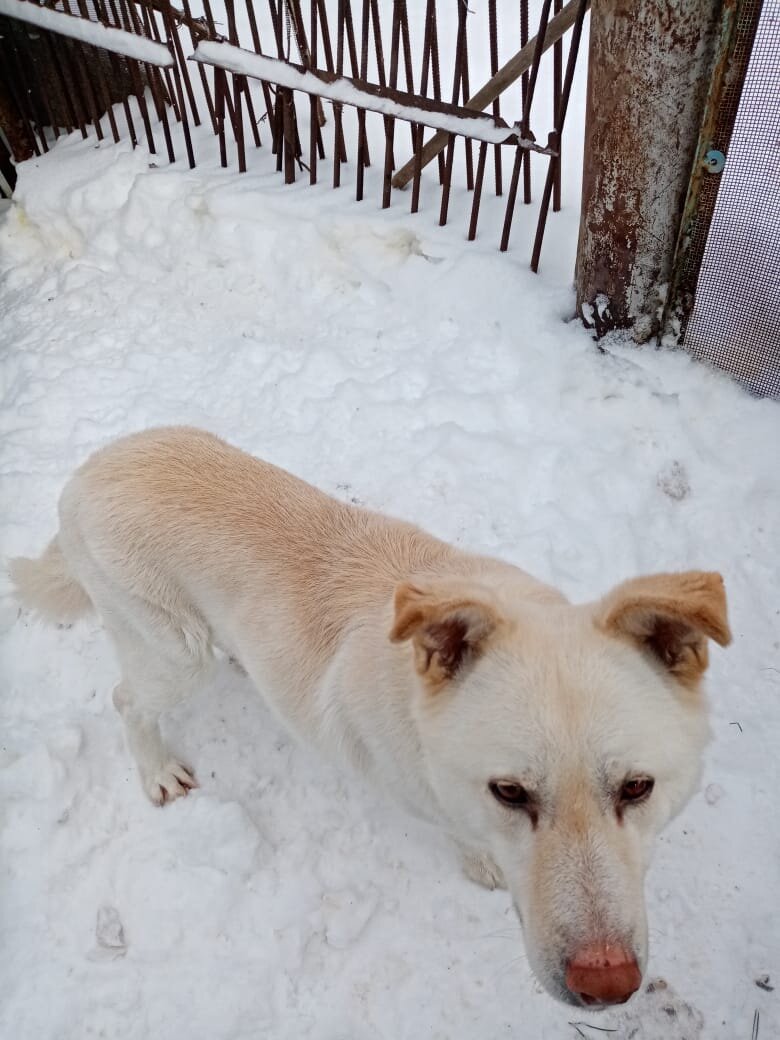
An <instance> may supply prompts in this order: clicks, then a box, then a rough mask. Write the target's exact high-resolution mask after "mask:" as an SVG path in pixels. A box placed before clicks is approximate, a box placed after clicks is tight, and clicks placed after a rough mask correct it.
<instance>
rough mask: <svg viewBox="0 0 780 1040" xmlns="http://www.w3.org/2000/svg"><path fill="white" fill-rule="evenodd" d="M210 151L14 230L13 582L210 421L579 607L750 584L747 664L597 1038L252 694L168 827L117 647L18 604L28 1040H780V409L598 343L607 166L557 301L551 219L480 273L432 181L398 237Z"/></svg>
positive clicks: (8, 333)
mask: <svg viewBox="0 0 780 1040" xmlns="http://www.w3.org/2000/svg"><path fill="white" fill-rule="evenodd" d="M579 104H580V102H578V101H576V99H575V103H574V104H573V106H572V116H573V127H574V126H575V125H576V111H577V108H578V106H579ZM302 107H303V108H304V109H305V107H306V106H302ZM258 110H259V109H258ZM304 115H305V112H304ZM377 122H378V123H380V124H381V119H378V120H377ZM301 132H302V135H304V136H303V139H304V140H306V136H305V133H306V131H305V128H302V131H301ZM379 132H380V133H381V126H380V128H379ZM199 134H200V136H199V137H198V138H197V140H196V144H197V146H198V155H199V165H198V168H197V169H196V170H193V171H190V170H188V169H186V168H185V167H184V164H178V165H175V166H168V165H166V164H165V163H164V161H163V159H162V158H161V157H160V156H154V157H151V156H149V155H148V153H146V152H145V151H144V149H143V148H138V149H137V150H136V151H135V152H133V151H132V150H131V149H130V147H129V145H127V144H120V145H118V146H114V145H111V144H109V143H107V142H103V143H101V144H98V143H97V142H96V141H95V140H94V139H89V140H87V141H82V140H81V139H80V136H79V135H76V134H72V135H70V136H68V137H64V136H63V137H61V138H60V140H59V141H58V142H57V143H56V145H55V146H54V147H53V148H52V150H51V152H50V153H49V154H47V155H46V156H44V157H42V158H36V159H33V160H30V161H29V162H27V163H25V164H23V165H22V167H21V168H20V170H19V174H20V176H19V182H18V186H17V190H16V195H15V198H14V202H13V204H12V205H11V206H10V207H8V208H7V209H6V210H5V212H4V213H3V214H0V256H1V257H2V260H1V262H0V272H1V274H0V308H1V309H2V316H3V318H2V325H1V327H0V345H1V347H2V349H1V350H0V374H1V382H0V386H2V394H3V408H2V410H1V411H0V423H1V424H2V427H1V429H2V435H3V438H2V444H1V445H0V475H1V476H2V488H1V489H0V490H1V491H2V495H0V502H2V505H1V506H0V553H2V555H3V556H7V555H13V554H17V553H32V552H36V551H38V550H40V549H41V548H42V547H43V545H44V544H45V542H46V540H47V539H48V538H49V537H50V535H51V534H52V532H53V530H54V528H55V524H56V502H57V497H58V494H59V491H60V489H61V487H62V485H63V483H64V482H65V480H66V479H67V477H68V476H69V474H70V473H71V471H72V470H73V468H74V467H75V466H76V465H77V464H78V463H80V462H81V461H82V460H83V459H84V458H85V457H86V456H87V455H88V454H89V453H90V452H91V451H93V450H94V449H96V448H97V447H99V446H101V445H103V444H105V443H106V442H107V441H108V440H110V439H111V438H113V437H115V436H118V435H120V434H122V433H126V432H129V431H131V430H135V429H141V428H143V427H148V426H150V425H153V424H161V423H178V422H186V423H192V424H195V425H199V426H203V427H205V428H208V429H210V430H213V431H214V432H216V433H218V434H220V435H223V436H225V437H227V438H229V439H230V440H231V441H233V442H234V443H236V444H238V445H240V446H242V447H243V448H245V449H247V450H249V451H252V452H254V453H256V454H258V455H261V456H263V457H264V458H267V459H269V460H271V461H273V462H275V463H277V464H279V465H282V466H285V467H287V468H289V469H290V470H292V471H294V472H296V473H298V474H299V475H300V476H302V477H304V478H306V479H308V480H310V481H312V482H313V483H315V484H317V485H318V486H320V487H321V488H323V489H325V490H326V491H328V492H330V493H331V494H334V495H336V496H341V497H343V498H345V499H349V500H352V501H358V502H361V503H365V504H366V505H368V506H370V507H373V508H376V509H380V510H384V511H385V512H388V513H390V514H394V515H398V516H402V517H405V518H408V519H410V520H413V521H416V522H418V523H420V524H422V525H424V526H425V527H427V528H428V529H430V530H432V531H433V532H434V533H436V534H438V535H440V536H442V537H445V538H447V539H449V540H451V541H453V542H456V543H458V544H461V545H464V546H468V547H470V548H472V549H475V550H478V551H483V552H489V553H493V554H496V555H500V556H503V557H505V558H506V559H509V560H511V561H514V562H517V563H519V564H520V565H521V566H524V567H527V568H528V569H530V570H531V571H533V572H534V573H535V574H537V575H538V576H539V577H541V578H543V579H546V580H549V581H552V582H554V583H556V584H558V585H559V586H560V587H561V588H562V589H563V590H564V591H565V592H566V593H567V594H569V595H570V596H571V597H572V598H573V599H576V600H583V599H586V598H587V597H591V596H594V595H597V594H599V593H601V592H602V591H604V590H605V589H606V588H608V587H609V586H610V585H611V584H612V583H614V582H616V581H618V580H620V579H622V578H625V577H627V576H630V575H633V574H636V573H639V572H647V571H654V570H663V569H671V568H686V567H696V566H704V567H715V568H718V569H720V570H721V571H722V572H723V574H724V576H725V580H726V585H727V589H728V592H729V596H730V607H731V620H732V625H733V628H734V632H735V643H734V646H733V647H731V648H729V649H728V650H726V651H719V650H715V651H714V652H713V655H712V677H711V682H710V695H711V703H712V717H713V734H714V740H713V744H712V747H711V750H710V753H709V755H708V759H707V765H706V770H705V776H704V780H703V783H702V787H701V791H700V793H699V794H697V795H696V796H695V797H694V799H693V801H692V803H691V804H690V806H689V807H688V809H687V810H686V811H685V812H684V814H683V815H682V816H681V817H680V819H679V820H678V821H676V822H675V823H674V824H672V826H671V827H670V828H669V829H668V831H667V832H666V833H665V834H664V836H663V838H662V840H661V841H660V842H659V846H658V849H657V855H656V860H655V863H654V865H653V867H652V869H651V871H650V874H649V876H648V882H647V896H648V910H649V915H650V929H651V964H650V974H649V979H653V980H662V981H658V982H654V983H653V984H652V986H650V987H648V989H647V990H646V991H644V992H643V993H642V994H641V995H639V996H638V997H637V998H635V999H634V1000H632V1001H631V1002H630V1003H629V1004H628V1005H626V1006H625V1007H623V1008H619V1009H615V1010H611V1011H607V1012H603V1013H601V1014H587V1013H585V1012H577V1011H575V1010H574V1009H571V1008H565V1007H563V1006H560V1005H557V1004H555V1003H554V1002H553V1001H552V1000H551V999H550V998H549V997H548V996H546V995H545V994H544V993H542V992H541V991H540V989H539V987H538V986H537V985H536V983H535V982H534V980H533V978H532V977H531V975H530V972H529V970H528V967H527V963H526V958H525V955H524V952H523V947H522V940H521V936H520V932H519V927H518V925H517V922H516V919H515V918H514V915H513V913H512V911H511V908H510V904H509V899H508V896H507V895H506V893H503V892H495V893H488V892H485V891H484V890H482V889H480V888H478V887H476V886H474V885H473V884H471V883H470V882H468V881H467V880H466V879H465V878H463V877H462V876H461V874H460V873H459V867H458V864H457V861H456V857H455V854H454V853H453V851H452V849H451V848H450V846H449V844H448V843H447V841H446V840H445V839H444V838H443V837H442V836H441V835H439V834H438V833H436V832H434V831H431V830H429V829H427V828H425V827H424V826H423V825H422V824H420V823H417V822H415V821H414V820H412V819H410V818H409V817H407V816H406V815H405V814H404V813H403V812H402V811H401V810H400V809H396V808H395V807H394V806H393V804H392V801H391V800H390V798H388V797H387V792H381V791H372V790H369V789H367V788H366V787H365V786H363V785H362V784H361V783H360V782H358V781H356V780H355V779H354V778H352V777H351V776H350V775H348V774H347V773H345V772H344V771H343V770H342V769H341V768H339V766H338V765H337V764H333V763H328V762H324V761H321V760H320V759H319V758H317V757H316V756H315V755H314V754H312V753H311V752H310V751H308V750H306V749H303V748H300V747H297V746H295V745H294V744H293V742H292V741H291V740H290V739H289V738H288V737H287V736H286V735H285V733H284V732H283V730H282V729H281V728H280V726H279V725H278V724H277V723H276V722H275V721H274V720H273V719H272V718H271V716H270V715H269V713H268V712H267V711H266V709H265V708H264V706H263V704H262V702H261V699H260V697H259V696H258V694H257V693H256V692H255V691H254V690H253V689H252V688H251V687H250V686H249V684H248V682H247V680H246V679H245V678H244V677H243V676H242V675H240V674H239V673H238V672H237V671H236V670H235V669H234V668H233V667H232V666H231V665H230V664H229V663H228V662H224V664H223V665H222V667H221V668H220V671H219V673H218V676H217V678H216V681H215V682H214V683H213V684H211V685H209V686H208V688H207V689H204V690H203V691H201V692H200V693H199V694H198V695H197V696H196V697H195V698H193V699H191V700H189V701H187V702H186V703H185V704H183V705H182V706H181V707H180V708H179V709H178V710H177V712H176V713H175V715H174V716H172V717H171V718H170V719H168V721H167V729H168V732H169V735H170V737H171V740H172V742H173V743H174V745H175V746H176V747H177V748H178V749H180V750H181V751H182V753H183V754H184V755H185V757H186V759H187V760H191V761H192V762H193V764H194V765H195V767H196V768H197V773H198V776H199V779H200V782H201V788H200V790H198V791H196V792H194V793H193V794H192V795H190V796H189V797H188V798H186V799H181V800H179V801H177V802H176V803H174V804H173V805H170V806H168V807H166V808H164V809H162V810H158V809H155V808H153V807H152V806H151V805H150V804H149V803H148V802H147V801H146V800H145V799H144V796H143V794H142V792H141V790H140V785H139V783H138V780H137V778H136V776H135V773H134V769H133V767H132V764H131V761H130V758H129V755H128V753H127V752H126V750H125V748H124V746H123V739H122V733H121V729H120V722H119V719H118V718H117V716H116V713H115V712H114V709H113V707H112V705H111V696H110V694H111V690H112V687H113V685H114V683H115V682H116V679H117V666H116V663H115V660H114V657H113V654H112V651H111V649H110V647H109V645H108V644H107V641H106V639H105V637H104V636H103V634H102V633H101V630H100V626H99V625H98V624H97V623H96V622H95V621H89V622H82V623H79V624H78V625H76V626H74V627H73V628H71V629H69V630H65V629H48V628H44V627H42V626H40V625H39V624H37V623H35V622H34V621H33V620H32V619H31V618H29V617H28V616H26V615H24V614H22V615H20V614H19V612H18V609H17V607H16V605H15V603H14V602H13V600H12V598H11V596H10V591H9V589H8V585H7V583H6V584H5V585H3V586H2V588H0V655H2V656H1V657H0V668H2V675H3V694H2V699H1V700H0V711H1V712H2V733H3V737H2V742H1V743H0V804H2V818H1V820H0V872H1V873H2V885H1V887H0V892H2V895H1V896H0V899H1V900H2V907H1V908H0V909H1V912H0V949H2V950H3V952H4V957H3V959H2V966H1V967H0V1036H3V1037H9V1038H10V1037H14V1038H17V1037H18V1038H25V1040H26V1038H28V1037H30V1038H32V1037H35V1038H36V1040H83V1038H86V1037H98V1036H105V1037H110V1038H112V1040H149V1038H150V1037H154V1038H155V1040H157V1038H160V1040H168V1038H173V1037H177V1038H178V1037H182V1036H187V1037H191V1038H193V1040H201V1038H202V1040H257V1038H261V1037H262V1038H264V1040H265V1038H268V1040H287V1038H290V1040H407V1038H408V1040H419V1038H423V1037H425V1038H435V1040H445V1038H446V1040H474V1038H479V1040H481V1038H486V1040H487V1038H490V1040H492V1038H497V1037H515V1038H519V1040H532V1038H533V1040H561V1038H563V1040H577V1037H578V1036H585V1037H588V1038H591V1040H592V1038H593V1037H603V1036H605V1035H609V1036H610V1037H614V1038H615V1040H628V1038H633V1040H682V1038H683V1037H685V1038H686V1040H695V1038H701V1040H734V1038H736V1037H740V1038H741V1037H748V1036H749V1035H750V1029H751V1025H752V1022H753V1019H754V1014H755V1012H756V1011H758V1012H759V1014H760V1019H759V1021H760V1032H759V1037H760V1040H770V1038H772V1037H775V1036H777V1035H780V1011H779V1010H778V992H780V991H778V989H777V982H778V974H779V973H780V877H779V876H778V862H780V847H779V842H778V828H777V823H776V820H777V811H776V804H775V803H776V797H775V795H776V791H777V789H778V780H779V779H780V778H779V777H778V754H777V747H778V742H779V741H780V698H779V697H778V683H779V682H780V635H779V633H780V625H779V624H778V619H779V617H780V613H779V612H780V602H779V601H778V592H777V590H778V588H780V561H778V554H777V517H778V514H779V512H780V472H779V471H778V465H777V452H776V445H777V444H778V440H779V437H780V412H778V407H777V404H776V403H773V402H770V401H760V400H756V399H753V398H751V397H749V396H748V395H747V394H746V393H745V392H744V391H742V390H741V389H740V388H739V387H738V386H737V385H736V384H734V383H732V382H730V381H729V380H728V379H727V378H726V377H724V376H722V375H719V374H717V373H715V372H713V371H710V370H709V369H707V368H706V367H704V366H702V365H699V364H696V363H695V362H693V361H692V360H691V359H690V358H689V357H687V356H686V355H684V354H682V353H671V352H659V351H655V350H651V349H647V348H645V349H642V350H640V349H637V348H633V347H630V346H628V345H622V344H621V343H620V342H619V341H611V342H610V343H608V344H607V350H606V352H604V353H602V352H600V351H599V350H598V349H597V348H596V347H595V345H594V343H593V341H592V340H591V339H590V337H589V335H588V334H587V332H586V331H585V330H583V328H582V327H581V325H580V324H579V323H578V322H575V321H572V320H571V316H572V315H573V312H574V297H573V293H572V291H571V289H570V281H571V270H572V263H573V251H574V246H575V242H576V229H577V211H576V206H575V205H574V204H573V203H574V202H576V199H577V195H578V185H577V176H576V164H577V162H578V160H579V154H580V153H579V152H578V150H577V146H576V138H574V137H572V138H570V139H569V143H568V145H567V151H566V154H567V155H570V156H572V157H573V162H572V163H571V164H569V168H568V169H567V170H566V171H565V178H564V212H563V213H562V214H560V215H551V217H550V221H549V225H548V232H547V239H546V242H545V251H544V253H543V256H542V271H541V274H540V275H539V276H534V275H532V274H531V273H530V272H529V271H528V268H527V259H528V258H527V248H528V242H529V234H530V233H531V232H532V229H533V228H534V226H535V221H536V210H535V209H520V208H519V212H518V216H517V220H516V225H515V229H514V233H513V238H512V244H513V250H512V251H511V252H510V253H508V254H505V255H501V254H499V253H498V251H497V249H496V243H497V232H498V228H499V227H500V222H501V218H502V216H503V212H502V209H501V207H498V208H496V207H492V208H491V206H490V205H489V200H488V199H487V198H486V199H485V200H484V202H483V216H482V223H481V226H480V237H479V239H478V240H477V242H476V243H474V244H467V243H466V242H465V241H464V230H463V222H457V221H454V222H453V223H452V224H451V225H450V226H449V227H447V228H444V229H439V228H437V227H436V219H437V215H438V213H437V206H436V204H435V199H436V194H437V191H436V189H437V186H436V185H435V174H433V175H432V176H431V177H430V178H426V179H425V180H424V185H423V207H422V211H421V213H420V214H418V215H417V216H414V217H411V216H409V214H408V212H407V211H406V205H408V200H406V205H404V204H403V203H401V204H398V202H397V201H395V202H394V205H393V207H392V208H391V209H390V210H389V211H387V212H384V213H383V212H381V211H380V210H379V208H378V203H377V201H376V200H377V199H378V198H379V190H378V189H379V185H380V183H381V163H378V164H375V166H374V167H372V169H371V170H369V171H367V191H366V197H367V199H368V198H370V199H372V200H374V201H372V202H366V203H363V204H362V205H357V204H355V203H354V202H353V201H352V200H351V197H350V195H351V192H350V191H349V189H346V190H342V191H333V190H331V189H330V187H329V186H328V185H327V184H322V185H320V186H318V187H316V188H309V187H308V186H307V185H306V184H305V183H303V182H298V183H297V184H296V185H294V186H292V187H290V188H285V187H284V186H283V185H282V184H281V179H280V178H279V177H278V175H277V174H276V173H275V172H273V169H272V168H273V165H274V164H273V159H272V157H271V156H270V155H269V154H267V153H268V151H269V150H268V148H267V147H266V148H264V149H261V151H260V152H255V151H252V152H251V153H250V172H249V173H248V174H245V175H243V176H239V175H238V174H236V173H235V172H234V171H232V170H226V171H223V170H220V169H219V168H218V165H217V163H218V158H217V146H216V142H215V141H213V139H212V138H211V137H210V135H209V132H208V131H207V130H206V129H205V128H201V130H200V131H199ZM266 143H267V142H266ZM178 148H179V142H177V149H178ZM180 151H181V154H183V150H180ZM353 154H354V153H353ZM377 154H379V153H377ZM208 155H211V159H208V158H205V159H203V160H201V159H200V156H208ZM539 167H540V170H541V169H542V167H541V164H539ZM347 169H350V168H349V167H348V168H347ZM369 189H370V191H369ZM467 205H468V198H467V196H465V193H463V192H462V191H461V190H460V189H459V188H458V187H457V184H456V186H455V188H454V189H453V200H452V208H453V211H455V210H457V209H458V207H459V206H460V207H461V210H463V209H464V207H465V208H467ZM491 222H492V223H491ZM660 736H662V735H660ZM766 975H768V976H769V979H770V982H769V983H768V985H769V986H770V987H771V986H775V988H774V989H773V990H769V989H766V988H764V986H762V985H757V981H756V980H759V981H762V980H763V978H764V976H766ZM597 1028H600V1029H611V1030H614V1032H611V1033H609V1034H605V1033H603V1032H598V1031H597Z"/></svg>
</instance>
